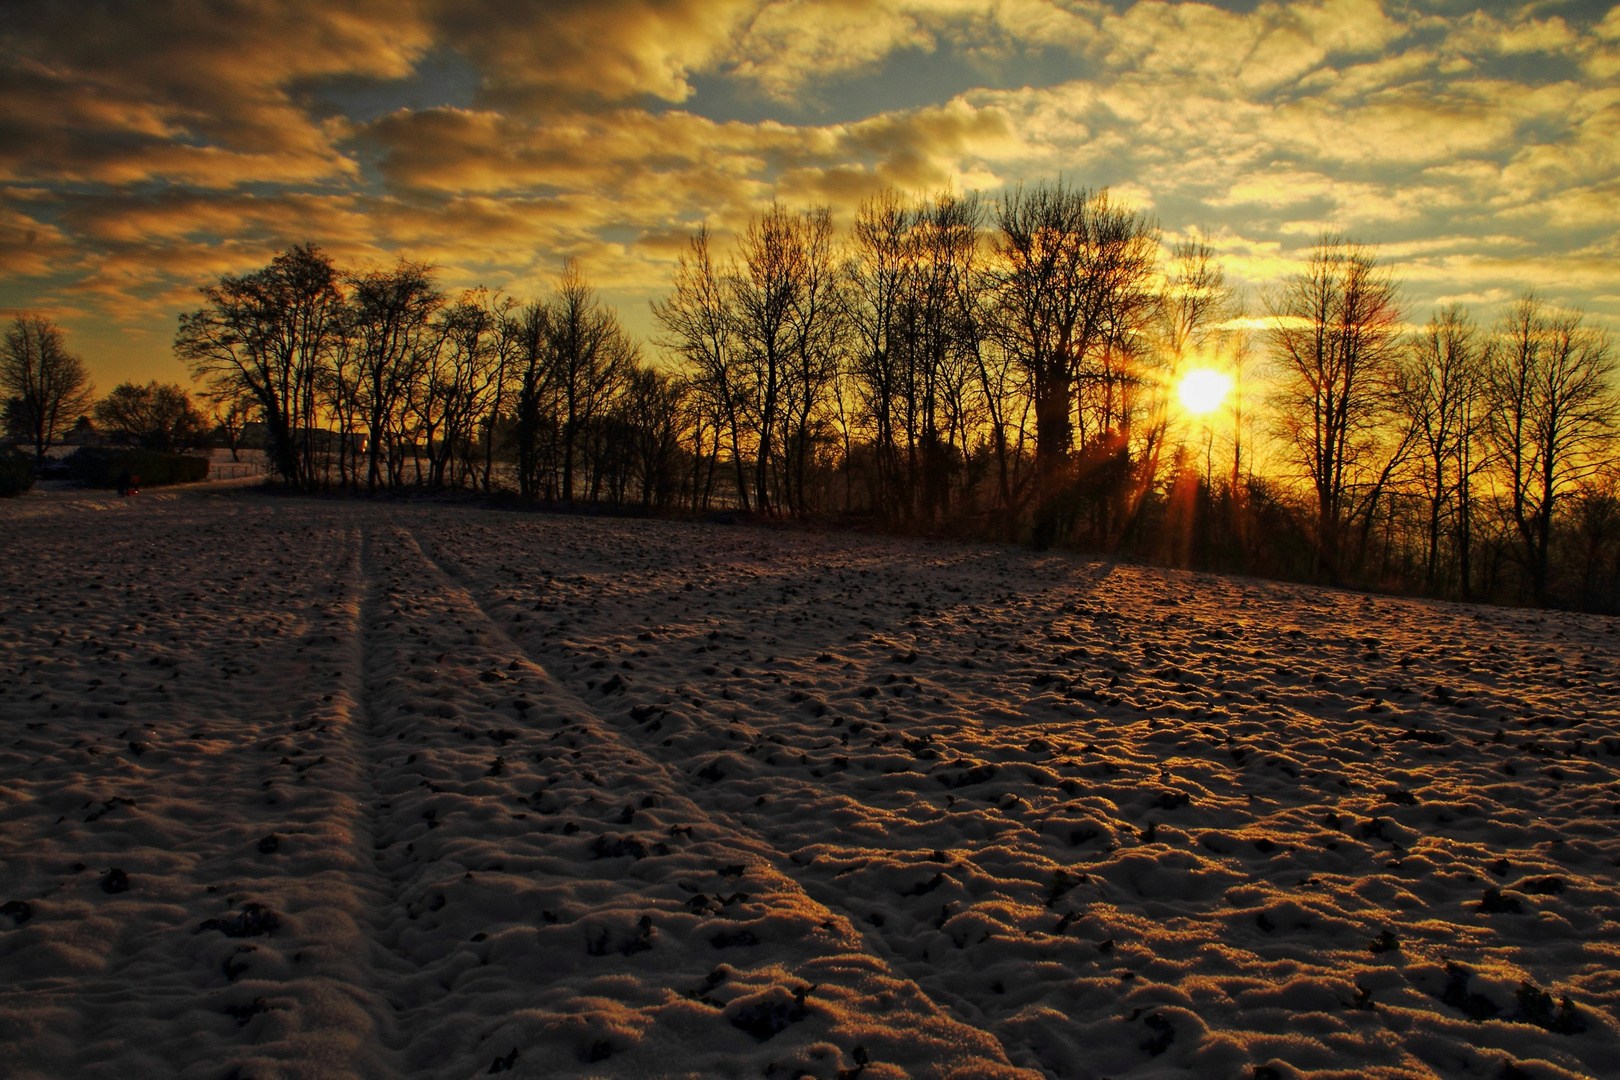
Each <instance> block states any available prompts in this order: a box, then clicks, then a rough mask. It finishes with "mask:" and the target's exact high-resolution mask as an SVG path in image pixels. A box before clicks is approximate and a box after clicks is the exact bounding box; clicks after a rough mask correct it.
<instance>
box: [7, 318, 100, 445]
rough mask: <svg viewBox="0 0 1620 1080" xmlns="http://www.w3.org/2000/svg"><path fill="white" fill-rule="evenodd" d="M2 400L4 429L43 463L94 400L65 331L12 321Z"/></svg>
mask: <svg viewBox="0 0 1620 1080" xmlns="http://www.w3.org/2000/svg"><path fill="white" fill-rule="evenodd" d="M0 394H3V395H4V396H5V397H6V402H5V410H6V426H7V427H8V428H11V429H12V430H14V431H17V432H19V433H21V434H22V435H23V436H24V437H25V438H26V439H27V440H28V441H29V442H31V443H32V444H33V446H34V458H35V460H36V461H39V462H43V461H44V460H45V452H46V451H47V450H49V449H50V448H51V447H52V446H53V445H54V444H55V443H56V442H57V441H58V440H59V439H60V438H61V437H62V435H63V433H65V432H66V431H67V430H68V428H70V427H72V426H73V423H74V421H76V420H78V418H79V417H80V416H81V415H82V414H84V413H85V412H88V411H89V409H90V403H91V401H92V400H93V389H92V387H91V385H90V373H89V371H88V370H86V368H85V366H84V361H83V360H81V359H79V358H78V357H77V356H75V355H73V354H72V353H70V352H68V351H67V342H66V339H65V337H64V336H63V334H62V331H61V329H60V328H59V327H58V326H56V325H55V324H54V323H52V322H51V321H50V320H49V319H47V318H45V317H44V316H43V315H35V314H30V313H26V312H25V313H24V314H21V315H18V316H17V317H16V318H14V319H12V320H11V326H10V328H9V329H7V331H6V337H5V344H4V348H3V349H0Z"/></svg>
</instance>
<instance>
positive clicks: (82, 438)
mask: <svg viewBox="0 0 1620 1080" xmlns="http://www.w3.org/2000/svg"><path fill="white" fill-rule="evenodd" d="M109 441H110V440H109V439H108V438H107V436H105V435H103V434H102V433H101V432H99V431H97V430H96V425H95V424H93V423H91V422H90V418H89V417H88V416H81V417H79V419H78V420H76V421H75V422H74V424H73V427H72V428H71V429H69V430H68V433H67V434H66V435H64V436H62V445H63V446H106V445H107V444H108V442H109Z"/></svg>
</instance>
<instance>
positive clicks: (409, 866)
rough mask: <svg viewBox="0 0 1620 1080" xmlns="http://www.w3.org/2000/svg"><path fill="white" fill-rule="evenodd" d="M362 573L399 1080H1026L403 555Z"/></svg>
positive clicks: (400, 534) (407, 550)
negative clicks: (862, 1068) (879, 1074)
mask: <svg viewBox="0 0 1620 1080" xmlns="http://www.w3.org/2000/svg"><path fill="white" fill-rule="evenodd" d="M369 552H370V554H369V557H368V562H369V564H370V565H369V569H370V571H371V576H372V578H373V586H372V589H373V594H374V596H375V597H376V600H375V607H374V609H373V614H372V615H371V616H370V617H368V619H367V633H366V637H367V643H368V644H367V655H368V663H367V672H368V674H367V680H366V687H365V702H366V706H367V709H368V710H369V713H370V715H371V717H372V718H373V723H372V730H373V734H372V736H371V737H372V739H373V743H372V745H373V746H374V747H375V749H376V751H377V754H376V760H377V762H378V765H379V771H378V773H377V779H376V791H377V795H378V799H379V802H378V806H379V811H380V813H379V816H378V819H377V823H376V840H375V841H374V843H375V844H376V845H377V846H378V849H379V851H380V852H381V853H382V854H383V860H382V862H381V863H380V864H379V865H381V866H383V868H384V871H385V873H387V874H388V875H389V876H390V877H393V878H395V879H396V880H398V881H399V893H398V896H399V899H398V900H397V901H395V903H394V905H393V910H392V911H390V912H387V913H379V918H378V920H377V924H376V925H377V935H378V938H379V940H381V941H382V942H383V943H385V944H386V945H387V946H388V947H389V948H390V949H392V950H393V951H394V952H395V953H396V954H397V955H399V956H401V957H408V958H409V960H410V961H411V962H412V963H414V964H416V965H417V966H418V968H419V969H420V974H419V975H405V976H402V977H399V978H396V979H395V980H394V981H393V983H392V985H391V986H390V987H389V988H388V990H387V993H388V995H389V996H390V997H391V999H392V1000H394V1001H395V1003H396V1005H398V1006H401V1008H400V1010H399V1011H400V1017H401V1023H402V1025H403V1026H405V1027H408V1028H412V1029H413V1030H414V1037H412V1038H411V1039H410V1040H409V1041H408V1043H407V1044H406V1045H404V1046H403V1047H402V1048H401V1051H400V1058H401V1065H402V1070H403V1071H404V1072H405V1073H406V1074H408V1075H409V1074H420V1075H429V1074H431V1075H446V1074H447V1073H450V1074H453V1073H455V1072H457V1071H463V1070H468V1069H471V1070H473V1071H477V1072H484V1071H486V1070H488V1069H490V1068H496V1067H497V1066H499V1067H500V1068H498V1069H497V1071H504V1069H505V1067H506V1066H507V1065H508V1064H510V1065H511V1067H512V1068H513V1069H514V1071H516V1072H517V1073H518V1074H519V1075H522V1074H525V1073H528V1074H530V1075H544V1076H547V1077H563V1076H570V1075H576V1074H577V1075H586V1074H588V1073H599V1072H600V1070H601V1069H602V1068H604V1066H600V1065H596V1064H595V1062H597V1061H602V1060H609V1059H611V1060H613V1061H614V1062H620V1061H622V1062H623V1064H622V1065H614V1066H606V1067H608V1068H612V1069H616V1070H617V1069H628V1070H631V1071H634V1072H637V1073H643V1074H646V1075H713V1074H715V1073H718V1072H725V1071H730V1070H737V1069H747V1070H750V1071H753V1070H781V1069H787V1070H788V1074H789V1075H792V1074H794V1073H795V1072H797V1071H801V1070H807V1071H809V1072H810V1073H811V1075H822V1074H825V1075H828V1076H831V1075H832V1074H833V1073H834V1072H836V1071H837V1070H838V1069H849V1070H858V1068H859V1058H860V1056H866V1057H867V1058H868V1060H870V1061H871V1062H873V1067H874V1068H876V1067H877V1066H878V1065H880V1064H884V1065H898V1066H900V1067H902V1068H904V1069H905V1070H906V1071H907V1072H908V1073H909V1074H910V1075H913V1076H919V1077H945V1076H948V1075H951V1074H952V1073H953V1072H956V1071H957V1070H965V1071H964V1072H962V1073H961V1075H963V1076H967V1075H972V1076H983V1077H996V1076H1005V1077H1014V1076H1027V1075H1028V1074H1025V1073H1022V1072H1020V1071H1019V1070H1015V1069H1012V1068H1011V1067H1010V1066H1008V1065H1007V1063H1006V1061H1005V1058H1004V1056H1003V1055H1002V1053H1001V1050H1000V1047H999V1045H998V1044H997V1043H996V1042H995V1041H994V1040H993V1039H991V1038H989V1037H988V1036H986V1035H984V1034H983V1033H982V1032H979V1031H977V1030H975V1029H973V1028H971V1027H969V1026H967V1025H964V1024H961V1023H960V1022H957V1021H955V1020H952V1019H951V1018H949V1017H947V1016H945V1015H944V1014H943V1013H941V1012H940V1011H939V1010H938V1009H937V1008H936V1007H935V1006H934V1005H933V1004H932V1002H930V1001H929V999H928V998H927V997H926V996H925V995H924V994H922V993H921V991H920V990H919V989H918V988H917V987H916V986H915V985H914V984H912V983H910V982H909V981H908V980H905V979H903V978H899V977H897V976H896V975H895V974H894V973H893V972H892V971H890V970H889V968H888V966H887V965H886V964H884V963H883V962H882V961H880V960H878V959H877V958H876V957H873V956H872V955H870V954H869V953H868V952H867V951H866V950H865V948H864V945H863V942H862V940H861V938H860V937H859V935H857V934H855V933H854V932H853V931H852V929H851V928H850V927H849V925H848V923H847V922H846V921H844V920H841V919H838V918H835V917H833V916H832V915H831V913H830V912H828V911H827V909H826V908H825V907H823V906H822V905H820V904H818V903H816V902H815V901H813V900H811V899H810V898H809V897H807V896H806V895H805V894H804V892H803V890H802V889H800V888H799V887H798V886H797V885H796V884H795V883H794V882H793V881H792V880H791V879H790V878H788V877H787V876H785V875H783V874H782V873H781V872H780V871H779V870H777V868H776V866H775V861H776V860H775V857H774V852H772V851H771V850H770V849H769V848H768V847H767V846H765V845H762V844H760V843H759V842H758V841H757V840H755V839H754V838H752V837H751V836H749V835H747V834H746V833H741V832H738V831H737V830H735V829H734V828H732V827H731V826H730V825H729V824H727V823H726V822H724V821H720V820H717V819H715V818H714V817H713V816H712V815H709V814H707V813H706V812H704V811H703V810H702V809H701V808H700V807H699V806H698V805H697V804H695V803H694V802H693V801H692V800H691V799H689V798H687V797H686V795H685V793H684V791H683V790H681V788H680V787H679V786H678V785H676V784H675V783H672V782H671V781H670V779H669V778H668V776H667V775H666V771H665V770H664V769H663V768H662V767H661V766H659V765H658V764H657V763H656V762H655V761H654V760H653V759H651V758H649V757H648V756H647V755H646V754H644V753H642V752H641V751H640V750H638V749H636V748H635V747H633V746H631V745H629V744H627V743H626V742H625V741H624V740H623V739H622V738H621V737H619V736H618V735H617V734H616V733H615V732H614V731H613V730H612V729H611V728H610V727H609V726H608V725H606V724H604V723H603V722H602V720H601V719H600V718H599V717H598V716H597V715H596V714H595V713H594V712H592V711H590V710H588V709H585V708H584V707H583V706H582V704H581V703H580V701H579V700H578V699H577V698H576V697H574V695H572V694H570V693H568V692H566V691H565V690H563V689H561V688H560V687H558V686H557V685H556V684H555V683H554V682H552V680H551V679H550V678H549V677H548V676H547V675H546V673H545V672H544V670H543V669H542V668H541V667H540V666H539V665H537V664H535V663H534V662H533V661H532V660H531V659H530V658H529V657H528V656H527V655H526V654H525V653H524V652H523V651H522V650H521V649H520V648H519V647H518V646H517V644H516V643H515V642H513V641H512V639H511V638H510V637H508V636H507V635H506V634H505V633H504V631H502V630H500V629H499V628H498V627H497V626H496V625H495V624H494V623H493V622H491V621H490V620H489V619H488V617H487V615H486V614H485V613H484V611H483V610H482V608H481V607H480V606H479V605H478V604H477V603H476V601H475V600H474V598H473V597H472V596H471V595H470V594H469V593H468V592H467V591H466V590H465V589H463V588H461V587H460V586H459V585H458V584H456V583H455V582H454V581H453V580H452V579H451V578H450V577H449V576H448V575H446V574H445V573H443V572H442V570H441V569H440V568H439V567H438V566H437V565H436V564H435V563H434V562H433V561H432V560H431V559H430V558H429V557H428V556H427V555H426V554H425V552H424V551H423V550H422V549H421V547H420V546H419V545H418V544H417V543H416V542H415V541H414V539H413V538H412V537H411V536H410V535H409V533H408V532H406V531H404V530H402V529H387V530H379V531H378V533H377V534H376V536H375V537H374V539H373V541H372V543H371V545H370V548H369ZM754 958H758V959H754ZM751 960H752V962H751ZM413 1010H414V1011H413ZM857 1046H859V1047H861V1048H862V1049H863V1054H862V1055H857V1054H856V1051H855V1048H856V1047H857ZM513 1050H516V1051H517V1056H516V1057H515V1058H513V1057H510V1056H509V1055H510V1054H511V1052H512V1051H513ZM670 1061H681V1062H685V1063H690V1064H689V1066H688V1067H689V1068H691V1069H692V1071H691V1072H690V1073H688V1072H681V1073H668V1072H664V1071H663V1069H664V1068H667V1065H666V1066H661V1065H660V1063H661V1062H664V1063H667V1062H670Z"/></svg>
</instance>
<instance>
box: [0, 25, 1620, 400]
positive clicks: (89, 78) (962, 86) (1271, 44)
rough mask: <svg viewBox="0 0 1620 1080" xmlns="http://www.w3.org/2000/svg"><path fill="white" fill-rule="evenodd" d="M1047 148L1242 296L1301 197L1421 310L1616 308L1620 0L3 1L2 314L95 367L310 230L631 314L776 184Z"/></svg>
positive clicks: (990, 184) (156, 354)
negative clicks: (1383, 267)
mask: <svg viewBox="0 0 1620 1080" xmlns="http://www.w3.org/2000/svg"><path fill="white" fill-rule="evenodd" d="M1060 173H1061V174H1062V175H1064V176H1065V177H1067V178H1068V179H1070V180H1072V181H1075V182H1077V183H1082V184H1086V185H1094V186H1104V185H1106V186H1109V187H1111V188H1113V190H1114V191H1115V192H1117V193H1119V194H1121V195H1123V196H1125V197H1126V198H1128V199H1129V200H1131V201H1132V202H1134V203H1135V204H1137V205H1139V206H1141V207H1143V208H1145V209H1148V210H1150V211H1151V212H1152V213H1153V214H1155V215H1156V216H1157V217H1158V219H1159V220H1160V222H1161V223H1162V224H1163V226H1164V229H1165V231H1166V235H1167V236H1168V237H1172V238H1173V237H1175V236H1177V235H1181V234H1184V233H1185V232H1186V231H1188V230H1190V229H1194V228H1199V229H1202V230H1204V232H1205V233H1206V234H1207V235H1208V237H1209V238H1210V239H1211V241H1212V242H1213V243H1214V245H1215V246H1216V247H1217V248H1218V249H1219V250H1220V251H1221V252H1222V253H1223V254H1224V256H1225V259H1226V263H1227V268H1228V271H1229V273H1231V274H1232V276H1234V277H1235V278H1236V279H1238V280H1239V281H1240V282H1243V283H1245V284H1247V285H1248V286H1249V287H1250V292H1251V297H1253V299H1252V300H1251V303H1253V304H1255V305H1256V306H1258V297H1259V295H1260V293H1261V291H1262V290H1263V288H1264V285H1265V283H1266V282H1268V281H1274V280H1276V279H1278V278H1279V277H1281V276H1282V275H1284V274H1286V273H1287V272H1288V271H1289V269H1290V266H1291V264H1292V262H1293V260H1294V259H1296V258H1297V257H1298V256H1299V255H1300V253H1301V251H1302V249H1303V248H1304V247H1305V246H1307V245H1309V243H1310V242H1311V241H1312V240H1313V239H1314V238H1315V237H1316V236H1317V235H1319V234H1320V233H1321V232H1322V231H1323V230H1324V229H1328V228H1337V229H1342V230H1343V231H1345V232H1346V233H1348V234H1349V235H1351V236H1352V237H1354V238H1357V239H1361V240H1364V241H1368V242H1372V243H1376V244H1378V245H1379V246H1380V249H1381V252H1382V254H1383V256H1384V258H1385V259H1386V260H1388V261H1389V262H1391V263H1393V264H1395V265H1396V266H1397V268H1398V270H1399V272H1400V274H1401V276H1402V277H1403V278H1404V280H1405V282H1406V297H1407V300H1408V306H1409V311H1410V314H1411V317H1412V318H1413V319H1414V320H1415V321H1419V322H1421V321H1422V320H1423V319H1424V318H1425V317H1426V316H1427V313H1428V311H1429V309H1430V307H1431V306H1432V305H1434V304H1435V303H1438V302H1441V301H1444V300H1460V301H1463V302H1466V303H1468V304H1469V305H1471V306H1472V307H1473V308H1474V309H1475V310H1476V311H1477V312H1478V313H1479V314H1481V315H1483V316H1486V317H1489V316H1491V315H1493V314H1494V313H1495V312H1496V310H1497V308H1498V306H1499V305H1500V304H1501V303H1502V302H1503V301H1504V300H1505V299H1508V298H1511V297H1512V296H1514V295H1516V294H1517V293H1519V292H1520V291H1522V290H1523V289H1524V288H1526V287H1527V286H1531V285H1534V286H1535V287H1537V288H1538V289H1539V290H1541V291H1542V292H1543V294H1544V295H1546V296H1547V297H1549V298H1551V299H1553V300H1555V301H1557V302H1560V303H1563V304H1568V305H1573V306H1580V307H1583V308H1585V309H1586V310H1587V311H1589V312H1590V313H1591V314H1592V315H1593V316H1594V317H1595V318H1596V319H1597V320H1598V321H1600V322H1602V323H1605V324H1607V325H1610V326H1620V7H1614V8H1611V7H1610V6H1609V5H1608V3H1606V2H1600V3H1587V2H1580V0H1576V2H1568V3H1557V2H1549V3H1539V4H1538V3H1531V4H1526V5H1513V6H1510V5H1492V6H1489V7H1486V8H1484V9H1480V8H1478V7H1476V5H1474V4H1472V3H1466V4H1458V3H1449V2H1445V0H1433V2H1428V0H1417V2H1414V3H1408V4H1389V5H1381V4H1378V3H1376V2H1372V0H1322V2H1312V3H1288V4H1278V3H1261V4H1258V5H1256V4H1249V3H1243V2H1238V3H1234V4H1230V5H1227V6H1225V7H1213V6H1207V5H1203V4H1190V3H1188V4H1163V3H1156V2H1140V3H1134V4H1115V5H1109V4H1100V3H1073V2H1064V0H1006V2H1003V3H990V4H985V3H969V2H966V0H888V2H875V3H860V2H854V0H846V2H838V0H778V2H770V3H763V4H762V3H757V2H743V0H721V2H699V0H666V2H636V0H584V2H577V3H576V2H555V3H523V2H520V0H456V2H450V0H444V2H442V3H433V2H429V0H419V2H411V0H376V2H367V0H257V2H255V0H243V2H235V3H224V2H220V3H203V2H200V0H194V2H167V0H143V2H140V3H133V2H129V3H37V2H32V0H10V2H8V3H6V4H5V5H4V7H3V9H0V308H5V309H7V310H8V312H9V311H11V310H15V309H22V308H27V309H34V310H39V311H42V312H45V313H47V314H49V315H52V316H53V317H55V318H57V319H58V320H59V321H60V322H61V323H62V324H63V325H64V326H65V327H67V329H68V331H69V337H70V342H71V343H72V345H73V346H74V347H75V348H76V349H77V350H78V351H80V352H81V353H83V354H84V356H85V357H86V359H87V360H88V361H89V363H90V366H91V369H92V372H93V373H94V375H95V377H96V380H97V383H98V386H99V387H100V389H102V390H103V391H105V390H107V389H110V388H111V386H112V384H113V383H115V382H117V381H119V380H122V379H126V378H141V379H146V378H160V379H165V380H170V381H183V380H184V378H185V370H184V368H183V367H182V366H181V365H180V364H179V362H177V361H176V360H174V359H173V358H172V356H171V354H170V349H169V346H170V342H171V341H172V338H173V333H174V327H175V317H176V314H177V313H178V312H180V311H182V310H186V309H188V308H192V307H195V306H196V288H197V286H198V285H201V284H204V283H207V282H209V281H212V280H214V279H216V278H217V277H218V275H219V274H221V273H223V272H227V271H232V272H239V271H245V270H250V269H253V268H255V267H257V266H261V265H263V264H264V263H265V262H266V261H268V259H269V258H270V257H271V255H273V254H274V253H275V252H276V251H277V250H279V249H281V248H284V247H286V246H288V245H289V244H293V243H297V242H300V241H304V240H310V241H314V242H316V243H318V244H320V245H321V246H323V247H324V248H326V249H327V250H328V251H329V252H331V253H332V254H333V255H334V256H336V257H337V258H338V259H339V260H340V261H344V262H354V261H367V260H369V261H374V262H389V261H392V260H393V259H394V258H396V257H398V256H399V255H407V256H409V257H411V258H416V259H426V260H430V261H432V262H434V263H436V264H438V265H439V266H440V267H441V268H442V270H443V281H444V283H445V284H446V285H449V286H452V287H459V286H463V285H474V284H485V285H488V286H490V287H493V288H500V289H503V290H507V291H511V292H514V293H517V294H519V295H525V296H527V295H533V294H536V293H537V292H538V291H539V290H540V289H542V288H543V287H544V286H545V284H546V283H547V282H548V281H549V280H550V279H551V278H552V276H553V275H554V274H555V273H556V271H557V270H558V268H559V266H560V264H561V261H562V259H563V258H564V257H565V256H568V255H573V256H576V257H577V258H578V259H579V260H580V262H581V264H582V265H583V267H584V269H585V270H586V272H587V274H588V275H589V276H590V277H591V279H592V280H593V281H595V282H596V283H597V284H598V285H600V286H601V287H602V288H603V289H604V291H605V292H606V294H607V295H608V297H609V299H610V300H612V301H613V302H615V303H616V304H618V305H619V307H620V310H621V312H622V314H623V316H624V318H625V321H626V322H627V323H628V324H629V325H630V326H631V328H632V329H633V330H635V331H637V332H638V333H641V334H643V335H647V334H650V333H651V325H650V324H651V320H650V317H649V316H648V313H647V301H648V299H650V298H651V297H653V296H656V295H659V294H660V293H661V292H662V291H663V289H664V288H665V285H666V282H667V280H668V275H669V270H670V265H671V262H672V260H673V259H674V257H675V254H676V253H677V252H678V251H679V250H680V247H681V245H682V244H683V243H684V240H685V237H686V236H687V234H688V233H689V232H690V230H691V229H692V228H693V227H694V226H695V225H697V224H699V223H701V222H703V221H705V220H706V221H708V222H709V223H710V225H711V226H712V227H713V228H714V229H715V230H716V231H717V232H718V233H719V234H720V235H721V236H722V237H723V236H725V235H726V234H728V233H729V231H730V230H732V229H734V228H735V227H737V226H738V224H739V223H741V222H743V221H745V220H746V219H747V217H748V215H749V214H750V213H751V212H752V211H754V210H755V209H757V208H758V207H759V206H761V205H762V204H763V203H765V202H767V201H768V200H769V199H770V198H771V197H772V196H776V197H778V198H780V199H782V200H783V201H784V202H786V203H787V204H789V205H793V206H799V205H805V204H808V203H817V202H825V203H830V204H831V205H832V206H833V207H834V209H835V211H837V212H838V213H839V214H840V216H841V218H842V219H844V220H847V216H848V213H849V212H850V211H851V210H852V209H853V207H854V206H855V205H856V204H857V203H858V202H859V201H860V199H861V198H862V197H863V196H865V195H866V194H868V193H870V192H871V191H873V190H874V189H876V188H878V187H881V186H883V185H885V184H894V185H897V186H899V187H901V188H904V189H909V190H914V191H927V190H933V189H937V188H940V187H942V186H944V185H954V186H955V187H957V188H958V189H980V190H984V191H986V192H988V193H994V191H995V190H996V189H998V188H999V187H1001V186H1002V185H1003V184H1006V183H1009V182H1013V181H1016V180H1019V179H1027V180H1034V179H1037V178H1041V177H1050V176H1056V175H1058V174H1060Z"/></svg>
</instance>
